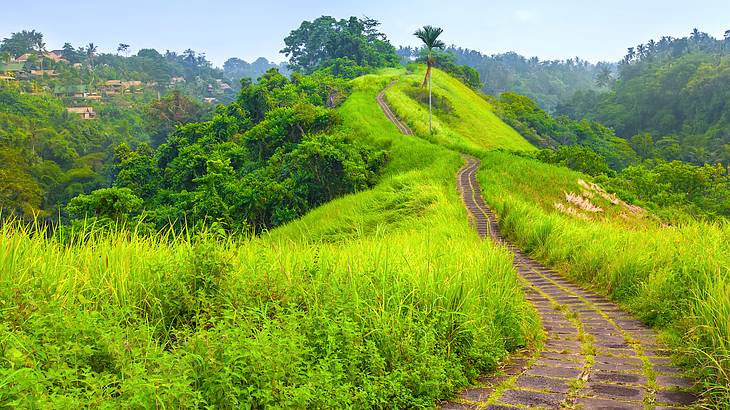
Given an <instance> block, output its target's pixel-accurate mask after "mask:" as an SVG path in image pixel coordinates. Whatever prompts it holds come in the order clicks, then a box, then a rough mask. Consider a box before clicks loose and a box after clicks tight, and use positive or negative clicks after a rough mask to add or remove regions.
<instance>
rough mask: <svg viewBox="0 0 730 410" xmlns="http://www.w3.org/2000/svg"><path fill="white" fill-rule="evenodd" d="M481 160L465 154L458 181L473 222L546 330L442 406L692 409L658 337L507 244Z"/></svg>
mask: <svg viewBox="0 0 730 410" xmlns="http://www.w3.org/2000/svg"><path fill="white" fill-rule="evenodd" d="M479 165H480V163H479V160H477V159H476V158H471V157H466V164H465V165H464V167H463V168H462V169H461V170H460V171H459V173H458V174H457V183H458V188H459V191H460V192H461V195H462V198H463V200H464V204H465V205H466V208H467V209H468V211H469V217H470V219H471V223H472V224H473V225H474V227H475V228H476V230H477V232H478V233H479V235H480V236H481V237H483V238H490V239H492V240H493V241H495V242H497V243H499V244H502V245H504V246H507V247H508V248H509V250H510V251H512V252H513V253H514V255H515V259H514V264H515V266H516V267H517V269H518V271H519V273H520V276H521V277H522V279H523V284H524V288H525V293H526V295H527V298H528V300H529V301H530V302H531V303H532V304H533V305H534V306H535V309H537V311H538V313H539V315H540V318H541V320H542V325H543V327H544V329H545V332H546V336H547V337H546V340H545V344H544V347H543V349H541V350H540V351H539V352H535V353H534V354H532V355H528V356H523V357H514V358H512V359H511V361H510V363H508V364H507V365H506V366H504V367H503V369H502V371H501V372H500V374H499V375H497V376H493V377H491V378H486V379H483V380H482V381H481V386H478V387H474V388H470V389H467V390H465V391H464V392H463V393H462V394H461V395H460V396H459V399H458V400H457V401H454V402H449V403H445V404H443V405H442V407H441V408H442V409H477V408H490V409H503V408H514V407H517V408H583V409H653V408H656V409H664V408H687V407H689V406H691V405H692V403H694V402H695V400H696V398H695V396H694V395H693V394H692V393H691V392H689V389H690V388H691V387H692V385H693V381H692V380H691V379H688V378H685V377H682V376H681V373H682V372H681V370H680V369H678V368H676V367H674V366H672V365H671V360H670V358H669V356H668V352H667V351H665V350H662V348H661V347H660V346H659V344H658V343H657V335H656V333H655V332H654V331H653V330H651V329H649V328H648V327H646V326H645V325H643V324H642V323H641V322H640V321H638V320H636V319H634V318H633V317H632V316H631V315H629V314H628V313H626V312H625V311H623V310H622V309H621V308H619V307H618V306H617V305H615V304H613V303H611V302H609V301H608V300H606V299H605V298H603V297H601V296H598V295H596V294H593V293H591V292H588V291H586V290H583V289H581V288H580V287H578V286H576V285H574V284H572V283H571V282H569V281H568V280H566V279H565V278H563V277H562V276H560V275H559V274H557V273H555V272H553V271H551V270H550V269H547V268H546V267H544V266H542V265H541V264H539V263H538V262H536V261H534V260H532V259H531V258H530V257H529V256H527V255H526V254H525V253H523V252H522V251H521V250H520V249H519V248H517V247H515V246H514V245H512V244H511V243H509V241H507V240H506V239H505V238H504V237H503V236H502V235H501V234H500V232H499V226H498V225H497V222H496V219H495V217H494V215H493V214H492V212H491V210H490V209H489V207H487V206H486V204H485V203H484V200H483V199H482V197H481V193H480V189H479V185H478V183H477V180H476V173H477V170H478V169H479Z"/></svg>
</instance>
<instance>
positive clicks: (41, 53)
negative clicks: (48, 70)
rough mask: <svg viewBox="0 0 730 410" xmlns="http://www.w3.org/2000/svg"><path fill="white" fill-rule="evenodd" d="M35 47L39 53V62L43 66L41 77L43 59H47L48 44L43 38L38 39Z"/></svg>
mask: <svg viewBox="0 0 730 410" xmlns="http://www.w3.org/2000/svg"><path fill="white" fill-rule="evenodd" d="M33 46H34V48H35V50H36V52H37V53H38V62H39V63H40V65H41V75H43V59H44V58H45V54H46V43H44V42H43V36H41V37H39V38H37V39H36V40H35V44H33Z"/></svg>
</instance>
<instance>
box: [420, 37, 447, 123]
mask: <svg viewBox="0 0 730 410" xmlns="http://www.w3.org/2000/svg"><path fill="white" fill-rule="evenodd" d="M443 32H444V30H443V29H442V28H440V27H432V26H423V28H419V29H418V30H416V32H415V33H413V35H414V36H416V37H418V38H419V39H421V41H423V44H424V45H425V47H426V52H427V56H426V76H425V77H424V78H423V85H422V87H425V86H426V83H428V132H433V119H432V116H433V113H432V103H431V99H432V97H431V92H432V91H431V88H432V87H431V69H432V67H433V65H434V63H435V60H434V58H433V52H434V50H441V49H443V48H445V47H446V44H444V42H443V41H441V40H439V39H438V37H439V36H440V35H441V33H443Z"/></svg>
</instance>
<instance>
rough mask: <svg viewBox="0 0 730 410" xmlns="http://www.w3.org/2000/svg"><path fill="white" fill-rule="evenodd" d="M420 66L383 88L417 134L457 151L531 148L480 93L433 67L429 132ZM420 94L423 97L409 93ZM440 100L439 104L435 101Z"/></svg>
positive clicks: (472, 151)
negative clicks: (418, 98) (419, 98)
mask: <svg viewBox="0 0 730 410" xmlns="http://www.w3.org/2000/svg"><path fill="white" fill-rule="evenodd" d="M423 76H424V71H423V68H422V67H421V68H418V69H417V70H416V72H415V73H414V74H408V75H404V76H401V77H400V78H399V80H398V82H397V83H396V84H395V85H394V86H393V87H391V88H390V89H389V90H388V91H387V92H386V98H387V100H388V102H389V103H390V105H391V107H392V108H393V110H394V112H395V113H396V114H397V115H398V116H399V117H400V118H402V119H405V121H406V123H407V124H408V126H409V127H410V128H411V129H412V130H413V131H414V132H415V133H416V135H418V136H419V137H422V138H425V139H428V140H430V141H433V142H435V143H437V144H439V145H443V146H446V147H449V148H452V149H454V150H457V151H460V152H469V153H474V154H477V153H480V152H484V151H486V150H491V149H495V148H502V149H510V150H533V149H535V147H533V146H532V145H531V144H530V143H529V142H527V140H526V139H524V138H523V137H522V136H521V135H520V134H519V133H517V131H515V130H514V129H512V128H511V127H510V126H509V125H507V124H505V123H504V122H503V121H502V120H501V119H499V117H497V115H496V114H495V113H494V110H493V107H492V105H491V104H489V102H487V101H486V100H485V99H484V98H483V97H482V96H480V95H479V94H477V93H476V92H474V91H473V90H471V89H470V88H469V87H467V86H466V85H464V84H463V83H461V82H460V81H458V80H456V79H455V78H453V77H451V76H449V75H448V74H446V73H444V72H443V71H441V70H438V69H435V70H434V71H433V94H434V96H435V101H437V104H435V106H436V109H435V112H434V121H433V129H434V132H433V134H432V135H431V134H429V132H428V103H427V101H428V100H427V96H428V93H427V91H426V89H422V88H421V83H422V81H423ZM414 95H421V96H423V97H424V100H423V101H418V100H415V99H414V98H413V97H412V96H414ZM440 101H443V104H441V105H442V107H439V104H438V102H440Z"/></svg>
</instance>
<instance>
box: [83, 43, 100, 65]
mask: <svg viewBox="0 0 730 410" xmlns="http://www.w3.org/2000/svg"><path fill="white" fill-rule="evenodd" d="M96 50H97V47H96V45H94V43H89V44H88V45H87V46H86V49H85V50H84V51H85V52H86V58H88V59H89V64H90V65H91V67H92V68H93V67H94V56H96Z"/></svg>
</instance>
